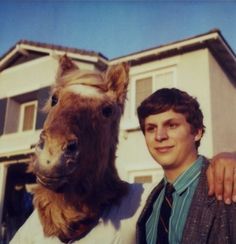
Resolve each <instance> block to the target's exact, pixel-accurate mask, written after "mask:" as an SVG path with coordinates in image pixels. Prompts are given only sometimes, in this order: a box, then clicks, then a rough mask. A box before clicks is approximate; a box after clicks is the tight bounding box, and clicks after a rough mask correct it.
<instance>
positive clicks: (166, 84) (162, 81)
mask: <svg viewBox="0 0 236 244" xmlns="http://www.w3.org/2000/svg"><path fill="white" fill-rule="evenodd" d="M172 87H174V73H173V71H170V72H165V73H161V74H157V75H156V76H155V90H158V89H161V88H172Z"/></svg>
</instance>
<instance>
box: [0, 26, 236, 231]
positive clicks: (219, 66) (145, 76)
mask: <svg viewBox="0 0 236 244" xmlns="http://www.w3.org/2000/svg"><path fill="white" fill-rule="evenodd" d="M65 53H66V54H67V55H68V56H69V57H70V58H72V59H73V60H74V61H75V62H76V63H77V64H78V65H79V67H80V68H81V69H91V70H99V71H103V70H105V69H106V68H107V66H109V65H112V64H116V63H119V62H129V63H130V65H131V66H130V84H129V89H128V99H127V102H126V108H125V113H124V116H123V118H122V121H121V130H120V137H119V146H118V152H117V162H116V163H117V168H118V171H119V174H120V176H121V177H122V178H123V179H124V180H127V181H130V182H134V181H135V182H152V181H154V180H156V179H159V178H160V177H161V176H162V170H161V168H160V167H158V166H157V165H156V163H154V161H153V159H152V158H151V156H150V155H149V153H148V151H147V149H146V145H145V142H144V138H143V135H142V133H141V131H140V129H139V126H138V120H137V116H136V108H137V106H138V104H139V103H140V102H141V101H142V100H143V99H144V98H145V97H146V96H148V95H149V94H151V93H152V92H153V91H155V90H156V89H159V88H162V87H177V88H180V89H183V90H185V91H187V92H189V93H190V94H191V95H193V96H196V97H197V98H198V101H199V102H200V104H201V107H202V110H203V113H204V115H205V117H204V122H205V125H206V134H205V135H204V138H203V140H202V143H201V147H200V153H203V154H205V155H207V156H209V157H210V156H212V155H213V154H216V153H218V152H220V151H224V150H227V151H232V150H235V146H236V143H235V138H236V128H235V126H234V125H233V124H235V122H234V121H235V120H236V56H235V53H234V52H233V51H232V49H231V48H230V46H229V44H228V43H227V41H226V40H225V39H224V37H223V36H222V34H221V32H220V31H219V30H212V31H210V32H208V33H204V34H201V35H198V36H194V37H191V38H188V39H184V40H180V41H177V42H174V43H170V44H166V45H163V46H159V47H154V48H150V49H148V50H143V51H140V52H137V53H132V54H128V55H126V56H123V57H118V58H115V59H112V60H108V59H107V58H106V57H105V56H103V55H102V54H101V53H96V52H92V51H85V50H80V49H75V48H65V47H61V46H56V45H49V44H42V43H36V42H30V41H20V42H18V43H17V44H16V45H15V46H14V47H13V48H12V49H10V50H9V51H8V52H6V54H5V55H4V56H3V57H2V58H1V59H0V111H1V116H0V222H3V221H5V219H4V218H6V216H4V214H5V213H6V211H5V208H6V204H5V205H4V201H3V199H4V196H5V199H6V198H7V197H8V196H7V192H9V191H10V190H12V189H13V190H14V191H17V190H19V189H21V188H20V187H21V186H22V185H26V186H27V187H29V186H30V185H31V184H32V183H34V181H35V179H34V176H33V175H32V174H31V173H30V172H26V165H27V162H28V161H29V160H30V157H31V155H32V154H33V152H34V145H35V144H36V143H37V140H38V137H39V133H40V130H41V128H42V125H43V121H44V119H45V115H44V114H43V113H42V112H41V108H42V106H43V104H44V102H45V100H46V99H47V97H48V95H49V87H50V85H51V84H52V83H53V82H54V79H55V75H56V70H57V66H58V57H59V56H60V55H64V54H65ZM6 189H7V190H6ZM15 195H16V194H15ZM15 195H14V196H15ZM5 203H6V200H5ZM7 205H8V206H9V204H7ZM3 209H4V214H3ZM3 227H4V226H3Z"/></svg>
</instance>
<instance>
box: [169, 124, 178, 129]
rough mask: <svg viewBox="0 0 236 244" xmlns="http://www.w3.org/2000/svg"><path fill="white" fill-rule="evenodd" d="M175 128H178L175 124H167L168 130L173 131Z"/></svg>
mask: <svg viewBox="0 0 236 244" xmlns="http://www.w3.org/2000/svg"><path fill="white" fill-rule="evenodd" d="M177 126H178V125H177V124H176V123H170V124H169V128H170V129H175V128H177Z"/></svg>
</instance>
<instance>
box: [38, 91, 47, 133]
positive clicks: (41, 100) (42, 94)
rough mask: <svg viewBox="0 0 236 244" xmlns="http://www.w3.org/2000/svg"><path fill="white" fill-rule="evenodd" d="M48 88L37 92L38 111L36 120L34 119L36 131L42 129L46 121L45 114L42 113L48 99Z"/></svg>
mask: <svg viewBox="0 0 236 244" xmlns="http://www.w3.org/2000/svg"><path fill="white" fill-rule="evenodd" d="M49 94H50V87H45V88H42V89H40V90H38V94H37V100H38V109H37V118H36V130H39V129H42V128H43V123H44V120H45V119H46V116H47V115H46V114H45V113H44V112H43V111H42V108H43V107H44V105H45V103H46V101H47V100H48V98H49Z"/></svg>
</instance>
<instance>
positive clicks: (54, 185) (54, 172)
mask: <svg viewBox="0 0 236 244" xmlns="http://www.w3.org/2000/svg"><path fill="white" fill-rule="evenodd" d="M58 151H59V153H58ZM55 155H57V156H55ZM58 155H59V156H58ZM79 155H80V150H79V143H78V140H77V139H73V140H68V141H67V143H65V145H64V146H63V147H60V149H58V150H56V152H55V150H54V151H53V150H51V148H50V146H48V145H47V142H46V140H45V138H43V137H42V136H41V137H40V141H39V143H38V144H37V146H36V159H35V162H34V171H35V174H36V177H37V182H38V183H39V184H41V185H43V186H44V187H46V188H48V189H51V190H53V191H61V190H62V189H64V188H65V187H66V185H68V184H70V183H71V176H72V175H73V174H74V173H75V172H76V170H77V168H78V165H79V163H78V162H79Z"/></svg>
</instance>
